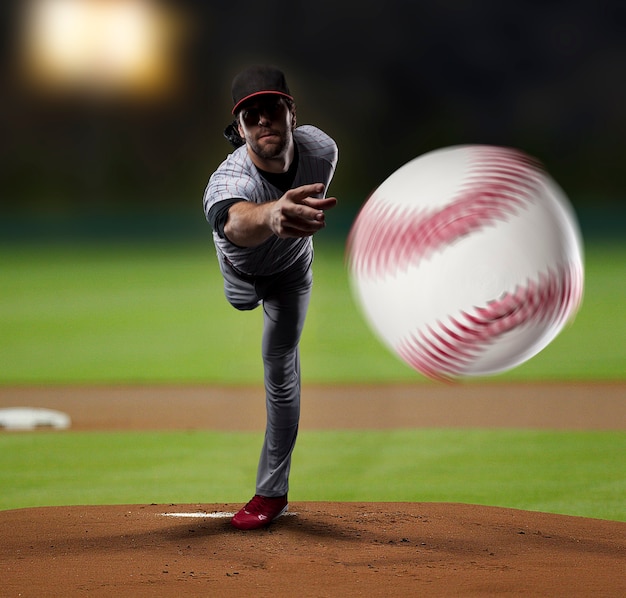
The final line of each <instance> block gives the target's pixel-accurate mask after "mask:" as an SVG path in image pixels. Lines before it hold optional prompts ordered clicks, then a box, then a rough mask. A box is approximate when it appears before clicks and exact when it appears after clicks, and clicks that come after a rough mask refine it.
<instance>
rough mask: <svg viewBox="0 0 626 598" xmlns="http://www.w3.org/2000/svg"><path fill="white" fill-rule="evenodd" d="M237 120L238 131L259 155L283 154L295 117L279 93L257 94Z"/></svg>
mask: <svg viewBox="0 0 626 598" xmlns="http://www.w3.org/2000/svg"><path fill="white" fill-rule="evenodd" d="M238 121H239V134H240V135H241V136H242V137H243V138H244V139H245V140H246V143H247V144H248V146H249V147H250V148H251V149H252V151H253V152H254V153H255V154H256V155H257V156H259V157H260V158H262V159H264V160H271V159H274V158H280V157H281V156H282V155H283V154H284V152H285V151H286V149H287V148H288V146H289V142H290V140H291V133H292V130H293V124H294V120H293V114H292V111H291V109H290V108H289V106H288V105H287V103H286V102H285V100H284V99H283V98H281V97H280V96H276V95H267V96H259V97H257V98H254V99H253V100H251V101H250V102H249V103H247V104H246V105H245V106H244V107H243V108H242V109H241V111H240V112H239V115H238Z"/></svg>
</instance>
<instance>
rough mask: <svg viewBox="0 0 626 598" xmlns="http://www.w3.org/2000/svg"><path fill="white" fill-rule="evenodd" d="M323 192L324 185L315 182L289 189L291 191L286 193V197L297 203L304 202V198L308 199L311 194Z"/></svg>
mask: <svg viewBox="0 0 626 598" xmlns="http://www.w3.org/2000/svg"><path fill="white" fill-rule="evenodd" d="M323 192H324V185H322V183H313V184H311V185H302V187H296V188H295V189H289V191H287V192H286V193H285V197H286V198H288V199H289V200H291V201H293V202H295V203H302V200H303V199H306V198H308V197H309V196H311V195H319V194H320V193H323Z"/></svg>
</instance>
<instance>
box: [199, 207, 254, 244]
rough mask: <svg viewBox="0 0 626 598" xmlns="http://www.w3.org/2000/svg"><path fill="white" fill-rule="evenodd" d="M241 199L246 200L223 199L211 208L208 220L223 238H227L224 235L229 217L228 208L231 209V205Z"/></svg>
mask: <svg viewBox="0 0 626 598" xmlns="http://www.w3.org/2000/svg"><path fill="white" fill-rule="evenodd" d="M240 201H245V199H223V200H222V201H218V202H217V203H214V204H213V205H212V206H211V207H210V208H209V213H208V214H207V220H208V221H209V224H210V225H211V227H212V228H213V230H214V231H215V232H216V233H217V234H218V235H219V236H220V237H221V238H222V239H225V238H226V236H225V235H224V226H226V220H227V219H228V210H230V206H232V205H234V204H236V203H239V202H240Z"/></svg>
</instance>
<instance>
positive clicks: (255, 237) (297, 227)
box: [224, 183, 337, 247]
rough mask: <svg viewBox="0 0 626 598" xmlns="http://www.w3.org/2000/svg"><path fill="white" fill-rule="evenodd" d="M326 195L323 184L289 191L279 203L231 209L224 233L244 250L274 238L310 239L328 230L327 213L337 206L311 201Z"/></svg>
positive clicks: (240, 204) (332, 200) (248, 204)
mask: <svg viewBox="0 0 626 598" xmlns="http://www.w3.org/2000/svg"><path fill="white" fill-rule="evenodd" d="M323 191H324V185H323V184H321V183H314V184H312V185H303V186H302V187H297V188H295V189H290V190H289V191H287V192H286V193H285V194H284V195H283V196H282V197H281V198H280V199H278V200H276V201H271V202H267V203H263V204H255V203H251V202H248V201H240V202H238V203H236V204H234V205H233V206H231V208H230V210H229V212H228V220H227V221H226V225H225V227H224V233H225V235H226V237H227V238H228V239H229V240H230V241H231V243H234V244H235V245H239V246H241V247H254V246H255V245H259V244H260V243H262V242H263V241H265V240H266V239H268V238H269V237H270V236H271V235H276V236H277V237H280V238H281V239H287V238H297V237H310V236H311V235H314V234H315V233H316V232H317V231H319V230H321V229H322V228H324V227H325V226H326V219H325V214H324V211H325V210H329V209H330V208H332V207H334V206H335V205H336V204H337V199H336V198H334V197H327V198H325V199H316V198H314V197H311V196H312V195H319V194H320V193H323Z"/></svg>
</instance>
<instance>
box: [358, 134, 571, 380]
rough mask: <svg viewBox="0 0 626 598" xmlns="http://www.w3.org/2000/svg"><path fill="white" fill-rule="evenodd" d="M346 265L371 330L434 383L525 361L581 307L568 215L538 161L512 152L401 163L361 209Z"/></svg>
mask: <svg viewBox="0 0 626 598" xmlns="http://www.w3.org/2000/svg"><path fill="white" fill-rule="evenodd" d="M346 258H347V265H348V273H349V277H350V284H351V288H352V291H353V294H354V297H355V299H356V302H357V303H358V304H359V305H360V307H361V309H362V312H363V314H364V316H365V319H366V321H367V322H368V323H369V325H370V326H371V328H372V329H373V331H374V332H375V333H376V334H377V336H378V337H379V338H380V339H381V340H382V341H383V343H384V344H386V345H387V346H388V347H389V348H390V349H391V350H392V351H393V352H394V353H395V354H396V355H397V356H398V357H400V358H401V359H402V360H403V361H405V362H406V363H407V364H408V365H409V366H411V367H412V368H414V369H415V370H417V371H418V372H421V373H422V374H424V375H425V376H427V377H429V378H433V379H437V380H450V379H455V378H462V377H468V376H486V375H492V374H496V373H500V372H504V371H506V370H509V369H512V368H514V367H516V366H518V365H520V364H522V363H524V362H525V361H527V360H528V359H530V358H531V357H533V356H534V355H536V354H537V353H539V351H541V350H542V349H544V348H545V347H546V346H547V345H548V344H549V343H550V342H551V341H552V340H553V339H554V338H555V337H556V336H557V335H558V334H559V332H560V331H561V330H562V329H563V327H564V326H565V324H566V323H568V322H569V321H571V320H572V318H573V317H574V315H575V314H576V312H577V311H578V309H579V307H580V304H581V301H582V295H583V257H582V239H581V235H580V231H579V228H578V224H577V221H576V217H575V214H574V211H573V209H572V207H571V205H570V203H569V201H568V199H567V197H566V196H565V194H564V193H563V191H562V190H561V189H560V188H559V186H558V185H557V184H556V183H555V182H554V181H553V180H552V178H551V177H550V176H549V175H548V174H547V173H546V172H545V171H544V170H543V168H542V167H541V165H540V164H539V163H538V162H537V161H536V160H534V159H533V158H531V157H530V156H527V155H526V154H524V153H523V152H521V151H519V150H516V149H511V148H503V147H495V146H486V145H466V146H456V147H449V148H444V149H440V150H436V151H433V152H430V153H427V154H424V155H422V156H420V157H418V158H416V159H414V160H412V161H411V162H409V163H407V164H405V165H404V166H403V167H401V168H400V169H398V170H397V171H396V172H394V173H393V174H392V175H391V176H390V177H389V178H388V179H386V180H385V181H384V182H383V183H382V184H381V185H380V187H378V188H377V189H376V190H375V191H374V192H373V194H372V195H371V196H370V197H369V199H368V200H367V201H366V202H365V204H364V205H363V207H362V208H361V211H360V212H359V214H358V216H357V217H356V219H355V221H354V223H353V225H352V229H351V231H350V234H349V237H348V243H347V253H346Z"/></svg>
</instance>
